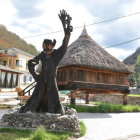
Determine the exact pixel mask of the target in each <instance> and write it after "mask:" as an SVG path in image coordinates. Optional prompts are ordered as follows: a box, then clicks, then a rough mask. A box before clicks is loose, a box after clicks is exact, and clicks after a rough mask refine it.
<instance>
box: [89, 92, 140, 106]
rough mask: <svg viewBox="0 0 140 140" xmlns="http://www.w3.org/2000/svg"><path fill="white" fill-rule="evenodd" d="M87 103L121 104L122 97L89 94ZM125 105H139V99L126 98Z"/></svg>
mask: <svg viewBox="0 0 140 140" xmlns="http://www.w3.org/2000/svg"><path fill="white" fill-rule="evenodd" d="M89 101H95V102H105V103H111V104H122V103H123V95H118V94H94V95H93V94H90V95H89ZM127 103H128V104H130V105H140V97H134V96H128V100H127Z"/></svg>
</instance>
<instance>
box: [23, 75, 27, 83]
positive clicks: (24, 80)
mask: <svg viewBox="0 0 140 140" xmlns="http://www.w3.org/2000/svg"><path fill="white" fill-rule="evenodd" d="M23 82H24V83H25V84H26V75H24V76H23Z"/></svg>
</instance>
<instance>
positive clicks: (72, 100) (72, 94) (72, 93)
mask: <svg viewBox="0 0 140 140" xmlns="http://www.w3.org/2000/svg"><path fill="white" fill-rule="evenodd" d="M75 96H76V95H75V91H71V104H73V105H75Z"/></svg>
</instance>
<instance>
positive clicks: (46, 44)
mask: <svg viewBox="0 0 140 140" xmlns="http://www.w3.org/2000/svg"><path fill="white" fill-rule="evenodd" d="M55 44H56V40H55V39H54V40H53V41H52V40H50V39H44V41H43V45H42V46H43V51H44V53H46V54H51V53H52V52H53V48H54V46H55Z"/></svg>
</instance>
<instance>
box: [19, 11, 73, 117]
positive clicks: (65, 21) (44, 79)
mask: <svg viewBox="0 0 140 140" xmlns="http://www.w3.org/2000/svg"><path fill="white" fill-rule="evenodd" d="M59 18H60V20H61V22H62V25H63V28H64V34H65V37H64V39H63V43H62V46H61V47H59V48H58V49H57V50H55V49H54V50H53V48H54V46H55V44H56V40H55V39H54V40H53V41H52V40H48V39H45V40H44V42H43V51H42V52H41V53H40V54H39V55H38V56H36V57H35V58H33V59H31V60H29V62H28V66H29V72H30V73H31V74H32V76H33V78H34V79H35V80H36V82H37V85H36V86H35V89H34V91H33V94H32V96H31V97H30V98H29V99H28V101H27V103H26V105H25V106H23V107H21V109H20V112H26V111H32V112H33V111H37V112H38V111H43V112H49V113H60V114H62V115H64V114H65V111H64V107H63V105H62V103H61V101H60V97H59V92H58V88H57V82H56V74H57V67H58V65H59V62H60V61H61V59H62V58H63V56H64V55H65V53H66V51H67V45H68V42H69V38H70V33H71V32H72V30H73V28H72V26H70V21H71V19H72V18H71V17H70V15H68V14H67V13H66V11H65V10H62V11H60V15H59ZM39 60H41V62H42V72H41V74H40V75H37V74H36V72H35V69H34V67H35V65H36V64H38V63H39Z"/></svg>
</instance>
